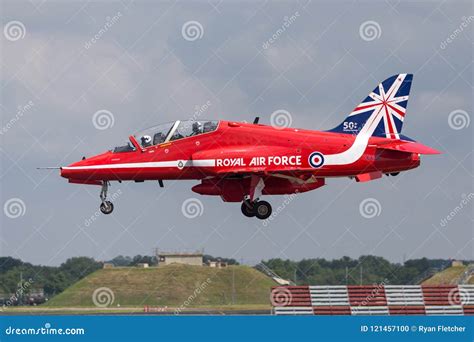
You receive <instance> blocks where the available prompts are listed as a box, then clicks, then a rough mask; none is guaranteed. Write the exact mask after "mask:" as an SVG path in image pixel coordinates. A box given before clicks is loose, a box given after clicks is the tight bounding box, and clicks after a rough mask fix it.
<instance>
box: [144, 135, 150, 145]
mask: <svg viewBox="0 0 474 342" xmlns="http://www.w3.org/2000/svg"><path fill="white" fill-rule="evenodd" d="M142 144H143V145H148V144H151V137H150V136H149V135H144V136H143V137H142Z"/></svg>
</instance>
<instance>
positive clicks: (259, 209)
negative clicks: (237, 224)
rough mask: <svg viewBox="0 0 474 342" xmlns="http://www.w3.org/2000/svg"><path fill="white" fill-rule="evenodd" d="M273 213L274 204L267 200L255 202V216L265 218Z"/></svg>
mask: <svg viewBox="0 0 474 342" xmlns="http://www.w3.org/2000/svg"><path fill="white" fill-rule="evenodd" d="M271 214H272V206H271V205H270V203H268V202H267V201H259V202H257V203H255V216H257V218H259V219H260V220H265V219H267V218H269V217H270V215H271Z"/></svg>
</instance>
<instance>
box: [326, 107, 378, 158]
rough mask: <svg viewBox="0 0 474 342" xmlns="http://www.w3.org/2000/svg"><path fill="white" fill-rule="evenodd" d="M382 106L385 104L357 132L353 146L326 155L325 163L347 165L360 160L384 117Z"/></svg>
mask: <svg viewBox="0 0 474 342" xmlns="http://www.w3.org/2000/svg"><path fill="white" fill-rule="evenodd" d="M382 108H383V106H381V107H380V108H379V111H378V112H377V113H376V112H375V111H374V113H372V115H371V116H370V117H369V119H368V120H367V122H366V123H365V125H364V127H362V129H361V130H360V132H359V134H357V137H356V138H355V140H354V143H353V144H352V146H351V147H349V148H348V149H347V150H345V151H344V152H341V153H336V154H326V155H324V165H347V164H352V163H354V162H356V161H357V160H359V158H360V157H362V155H363V154H364V152H365V149H366V148H367V145H368V143H369V139H370V137H371V136H372V134H374V131H375V129H376V128H377V126H378V124H379V122H380V120H381V119H382V116H383V113H381V110H382Z"/></svg>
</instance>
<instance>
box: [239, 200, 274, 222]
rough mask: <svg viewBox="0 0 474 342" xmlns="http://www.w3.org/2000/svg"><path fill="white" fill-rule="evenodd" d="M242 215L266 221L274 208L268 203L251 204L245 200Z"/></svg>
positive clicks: (257, 202) (256, 202)
mask: <svg viewBox="0 0 474 342" xmlns="http://www.w3.org/2000/svg"><path fill="white" fill-rule="evenodd" d="M241 210H242V214H244V215H245V216H247V217H257V218H258V219H260V220H265V219H267V218H269V217H270V215H271V214H272V206H271V205H270V203H268V202H267V201H258V199H257V200H256V201H253V202H251V201H250V200H248V199H247V200H245V201H243V202H242V206H241Z"/></svg>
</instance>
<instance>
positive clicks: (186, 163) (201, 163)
mask: <svg viewBox="0 0 474 342" xmlns="http://www.w3.org/2000/svg"><path fill="white" fill-rule="evenodd" d="M180 162H181V163H183V165H182V167H191V166H192V167H213V166H215V165H216V160H215V159H200V160H170V161H161V162H144V163H123V164H102V165H85V166H65V167H63V168H62V169H63V170H99V169H131V168H145V167H146V168H158V167H179V166H180V165H179V163H180Z"/></svg>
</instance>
